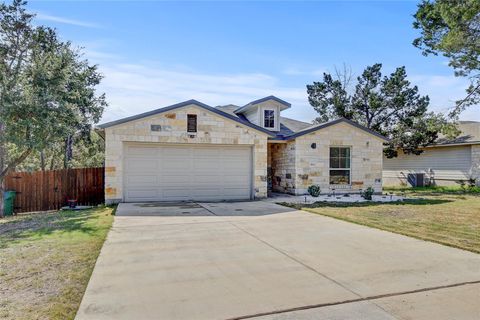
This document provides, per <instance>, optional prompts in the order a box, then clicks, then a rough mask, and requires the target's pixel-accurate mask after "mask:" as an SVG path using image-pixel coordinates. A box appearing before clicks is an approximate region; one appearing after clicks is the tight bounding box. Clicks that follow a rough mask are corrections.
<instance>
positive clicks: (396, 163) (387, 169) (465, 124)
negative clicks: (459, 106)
mask: <svg viewBox="0 0 480 320" xmlns="http://www.w3.org/2000/svg"><path fill="white" fill-rule="evenodd" d="M458 129H459V130H460V131H461V134H460V135H459V136H458V137H457V138H455V139H447V138H445V137H443V138H440V139H438V141H437V142H436V143H435V144H433V145H431V146H428V147H426V148H424V149H423V153H421V154H420V155H412V154H409V155H407V154H404V153H402V152H399V155H398V157H396V158H392V159H388V158H384V159H383V184H384V185H388V186H399V185H413V184H415V183H418V182H417V180H420V184H421V183H422V182H423V184H430V185H437V186H448V185H455V184H457V185H458V183H459V182H460V181H467V180H468V179H470V178H479V177H480V122H476V121H460V123H459V125H458ZM417 174H419V175H420V179H417ZM478 183H480V181H478Z"/></svg>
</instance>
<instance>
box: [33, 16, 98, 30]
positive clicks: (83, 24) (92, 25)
mask: <svg viewBox="0 0 480 320" xmlns="http://www.w3.org/2000/svg"><path fill="white" fill-rule="evenodd" d="M35 18H36V19H38V20H40V21H50V22H57V23H63V24H69V25H72V26H79V27H86V28H99V27H100V26H99V25H98V24H95V23H91V22H86V21H80V20H74V19H69V18H64V17H58V16H52V15H49V14H45V13H37V15H36V17H35Z"/></svg>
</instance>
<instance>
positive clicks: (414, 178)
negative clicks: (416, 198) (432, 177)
mask: <svg viewBox="0 0 480 320" xmlns="http://www.w3.org/2000/svg"><path fill="white" fill-rule="evenodd" d="M407 180H408V184H410V185H411V186H412V187H424V186H425V173H409V174H408V176H407Z"/></svg>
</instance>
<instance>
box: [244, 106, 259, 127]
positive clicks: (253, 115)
mask: <svg viewBox="0 0 480 320" xmlns="http://www.w3.org/2000/svg"><path fill="white" fill-rule="evenodd" d="M243 115H244V116H245V118H247V120H248V121H250V122H251V123H253V124H256V125H257V126H259V125H260V115H259V113H258V109H257V108H254V109H252V110H249V111H248V112H245V113H244V114H243Z"/></svg>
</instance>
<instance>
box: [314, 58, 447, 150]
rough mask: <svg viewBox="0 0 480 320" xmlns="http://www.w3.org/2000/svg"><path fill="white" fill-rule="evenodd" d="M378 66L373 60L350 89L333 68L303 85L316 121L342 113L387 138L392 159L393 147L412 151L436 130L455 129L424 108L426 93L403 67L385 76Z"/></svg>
mask: <svg viewBox="0 0 480 320" xmlns="http://www.w3.org/2000/svg"><path fill="white" fill-rule="evenodd" d="M381 69H382V65H381V64H379V63H377V64H374V65H373V66H369V67H367V68H366V69H365V70H364V71H363V73H362V74H361V75H360V76H359V77H358V78H357V82H356V84H355V86H354V87H353V88H350V79H351V77H349V76H345V75H344V74H343V75H341V76H339V74H338V72H337V75H336V76H332V75H330V74H327V73H324V75H323V81H321V82H314V83H313V84H311V85H307V93H308V100H309V102H310V104H311V105H312V106H313V108H314V109H315V110H316V111H317V112H318V114H319V117H318V118H317V119H316V122H317V123H322V122H325V121H329V120H333V119H336V118H339V117H343V118H347V119H350V120H353V121H355V122H357V123H359V124H362V125H364V126H366V127H367V128H369V129H372V130H374V131H376V132H378V133H380V134H382V135H384V136H386V137H388V138H389V139H390V140H391V141H390V142H389V143H388V145H387V146H386V148H385V155H386V156H387V157H396V156H397V149H398V148H400V149H402V150H403V152H404V153H407V154H417V155H418V154H420V153H421V152H422V148H423V147H425V146H427V145H429V144H431V143H433V142H434V141H435V140H436V139H437V138H438V136H439V133H445V134H449V135H454V134H455V133H456V130H455V127H454V126H453V125H450V124H449V123H448V121H447V119H446V117H445V116H443V115H441V114H435V113H433V112H428V105H429V98H428V96H422V95H420V94H419V93H418V88H417V86H412V85H411V84H410V82H409V81H408V80H407V74H406V71H405V67H400V68H397V69H396V70H395V72H393V73H392V74H390V75H389V76H382V73H381Z"/></svg>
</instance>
